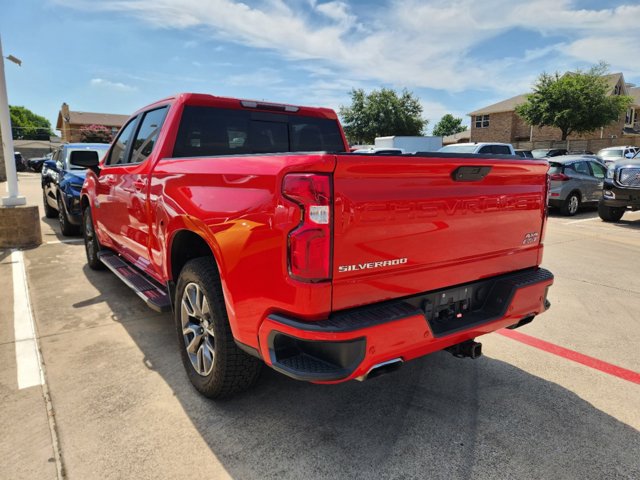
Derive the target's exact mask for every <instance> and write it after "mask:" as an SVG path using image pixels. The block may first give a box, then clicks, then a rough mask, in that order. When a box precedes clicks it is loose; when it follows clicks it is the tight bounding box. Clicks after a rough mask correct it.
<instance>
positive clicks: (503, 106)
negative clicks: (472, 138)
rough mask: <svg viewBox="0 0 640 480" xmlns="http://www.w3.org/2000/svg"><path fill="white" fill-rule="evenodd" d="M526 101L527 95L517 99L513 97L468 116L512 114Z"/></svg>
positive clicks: (519, 96)
mask: <svg viewBox="0 0 640 480" xmlns="http://www.w3.org/2000/svg"><path fill="white" fill-rule="evenodd" d="M526 101H527V95H526V94H523V95H516V96H515V97H511V98H508V99H506V100H503V101H501V102H498V103H494V104H493V105H489V106H487V107H482V108H480V109H478V110H476V111H474V112H471V113H469V114H468V115H487V114H489V113H500V112H512V111H514V110H515V108H516V107H517V106H518V105H520V104H521V103H524V102H526Z"/></svg>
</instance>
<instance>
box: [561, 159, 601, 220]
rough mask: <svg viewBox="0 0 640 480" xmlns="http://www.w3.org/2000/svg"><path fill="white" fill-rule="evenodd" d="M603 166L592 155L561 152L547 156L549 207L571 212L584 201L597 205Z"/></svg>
mask: <svg viewBox="0 0 640 480" xmlns="http://www.w3.org/2000/svg"><path fill="white" fill-rule="evenodd" d="M606 173H607V167H606V166H605V165H604V164H603V163H602V162H600V161H599V160H598V159H596V158H595V157H593V156H585V155H564V156H561V157H553V158H551V159H549V180H550V181H551V185H550V187H551V188H550V191H549V206H551V207H557V208H559V209H560V212H561V213H562V214H563V215H575V214H576V213H578V209H579V208H580V206H581V205H584V204H593V205H597V204H598V201H599V200H600V199H601V198H602V184H603V182H604V177H605V175H606Z"/></svg>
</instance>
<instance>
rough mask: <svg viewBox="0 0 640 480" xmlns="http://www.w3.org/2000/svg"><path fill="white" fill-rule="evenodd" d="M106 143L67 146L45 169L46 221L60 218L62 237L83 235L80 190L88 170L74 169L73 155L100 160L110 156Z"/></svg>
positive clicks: (43, 173)
mask: <svg viewBox="0 0 640 480" xmlns="http://www.w3.org/2000/svg"><path fill="white" fill-rule="evenodd" d="M108 148H109V145H108V144H106V143H68V144H65V145H62V146H61V147H59V148H58V149H57V150H55V151H54V152H53V156H52V158H51V160H46V161H45V162H44V163H43V167H42V203H43V205H44V213H45V215H46V216H47V218H54V217H56V216H57V217H58V220H59V221H60V230H61V231H62V234H63V235H74V234H78V233H79V231H80V224H81V221H82V212H81V210H80V190H81V189H82V184H83V183H84V177H85V175H86V169H84V168H82V167H78V166H75V165H71V163H70V161H69V160H70V156H71V153H72V152H77V151H80V152H95V155H96V156H97V157H98V158H102V156H103V155H104V154H105V153H106V152H107V150H108Z"/></svg>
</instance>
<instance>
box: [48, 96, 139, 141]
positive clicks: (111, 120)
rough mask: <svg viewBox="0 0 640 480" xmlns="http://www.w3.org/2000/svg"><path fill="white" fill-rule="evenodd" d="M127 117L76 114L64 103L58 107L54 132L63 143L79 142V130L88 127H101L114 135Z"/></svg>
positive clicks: (102, 114)
mask: <svg viewBox="0 0 640 480" xmlns="http://www.w3.org/2000/svg"><path fill="white" fill-rule="evenodd" d="M128 118H129V115H117V114H113V113H94V112H76V111H72V110H69V105H67V104H66V103H63V104H62V107H60V112H59V113H58V121H57V122H56V130H59V131H60V136H61V137H62V142H63V143H67V142H68V143H73V142H79V141H80V129H81V128H82V127H88V126H89V125H103V126H105V127H107V128H109V129H110V130H111V131H112V133H113V134H115V133H116V132H117V131H118V130H120V127H122V125H124V122H126V121H127V119H128Z"/></svg>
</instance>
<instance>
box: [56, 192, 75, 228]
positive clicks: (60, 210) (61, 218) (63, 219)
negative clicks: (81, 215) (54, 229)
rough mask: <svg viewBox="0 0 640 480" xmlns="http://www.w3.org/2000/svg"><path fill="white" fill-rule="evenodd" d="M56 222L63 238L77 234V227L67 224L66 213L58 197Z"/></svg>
mask: <svg viewBox="0 0 640 480" xmlns="http://www.w3.org/2000/svg"><path fill="white" fill-rule="evenodd" d="M58 222H59V223H60V231H61V232H62V235H64V236H65V237H69V236H71V235H77V234H78V233H79V229H78V227H77V226H76V225H73V224H72V223H71V222H69V217H67V211H66V209H65V208H64V203H63V201H62V196H60V195H58Z"/></svg>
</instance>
